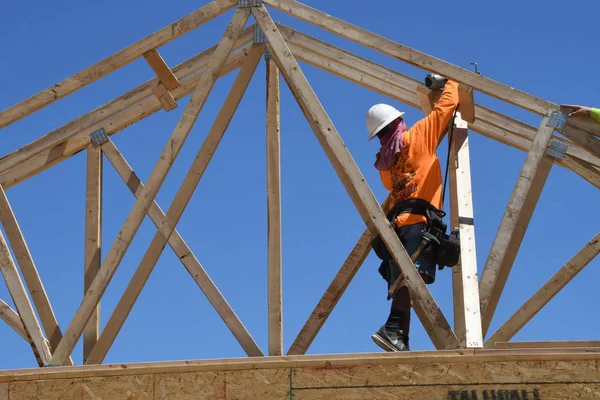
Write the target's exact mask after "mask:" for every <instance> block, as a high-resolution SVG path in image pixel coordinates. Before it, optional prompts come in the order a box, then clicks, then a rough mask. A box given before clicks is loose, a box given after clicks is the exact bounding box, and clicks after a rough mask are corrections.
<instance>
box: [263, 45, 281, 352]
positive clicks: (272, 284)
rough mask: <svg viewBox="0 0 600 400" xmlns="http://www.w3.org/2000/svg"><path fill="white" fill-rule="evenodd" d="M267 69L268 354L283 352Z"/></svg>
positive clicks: (277, 193)
mask: <svg viewBox="0 0 600 400" xmlns="http://www.w3.org/2000/svg"><path fill="white" fill-rule="evenodd" d="M266 68H267V208H268V227H269V232H268V246H269V255H268V257H269V258H268V263H269V267H268V270H269V272H268V292H269V293H268V304H269V306H268V315H269V317H268V318H269V355H270V356H280V355H282V351H283V329H282V328H283V312H282V304H281V301H282V296H281V268H282V265H281V176H280V175H281V172H280V156H281V154H280V151H281V150H280V130H281V122H280V109H279V108H280V106H279V104H280V92H279V69H278V68H277V64H276V63H275V61H274V60H273V58H271V57H270V56H269V57H267V59H266Z"/></svg>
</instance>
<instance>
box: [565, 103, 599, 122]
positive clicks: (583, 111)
mask: <svg viewBox="0 0 600 400" xmlns="http://www.w3.org/2000/svg"><path fill="white" fill-rule="evenodd" d="M561 107H564V108H567V109H569V110H571V113H570V114H569V117H571V118H592V119H594V120H596V121H598V122H600V108H591V107H584V106H572V105H568V104H563V105H562V106H561Z"/></svg>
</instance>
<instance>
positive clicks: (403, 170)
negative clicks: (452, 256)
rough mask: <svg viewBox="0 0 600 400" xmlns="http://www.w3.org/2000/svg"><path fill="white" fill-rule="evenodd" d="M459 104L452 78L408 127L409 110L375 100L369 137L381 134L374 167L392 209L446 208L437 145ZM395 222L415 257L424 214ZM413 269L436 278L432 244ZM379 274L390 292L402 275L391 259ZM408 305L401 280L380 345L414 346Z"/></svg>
mask: <svg viewBox="0 0 600 400" xmlns="http://www.w3.org/2000/svg"><path fill="white" fill-rule="evenodd" d="M457 106H458V83H457V82H454V81H451V80H448V81H447V82H446V84H445V88H444V90H443V93H442V95H441V97H440V99H439V101H438V102H437V104H436V105H435V107H434V109H433V111H432V112H431V113H430V114H429V115H427V116H426V117H425V118H423V119H421V120H420V121H418V122H417V123H416V124H414V126H412V127H411V128H410V129H408V128H407V126H406V123H405V122H404V119H403V115H404V114H405V113H404V112H400V111H398V110H397V109H395V108H394V107H392V106H390V105H387V104H376V105H374V106H373V107H371V108H370V109H369V111H368V113H367V130H368V133H369V140H372V139H374V138H375V137H377V138H378V139H379V143H380V145H381V147H380V150H379V152H378V153H377V156H376V162H375V168H376V169H377V170H379V173H380V177H381V181H382V182H383V185H384V186H385V188H386V189H388V190H389V191H390V192H391V193H390V196H391V201H390V203H389V204H390V208H392V207H393V206H394V205H396V204H399V202H405V201H406V200H407V199H421V200H425V201H426V202H427V203H428V204H431V205H432V206H434V207H436V208H438V209H441V208H442V207H443V204H441V203H442V172H441V167H440V163H439V160H438V157H437V155H436V148H437V146H438V142H439V141H440V139H441V137H442V134H443V132H444V131H445V130H446V127H447V125H448V123H449V122H450V120H451V119H452V117H453V114H454V112H455V110H456V108H457ZM411 211H412V210H411ZM386 212H388V210H386ZM394 222H395V226H394ZM392 226H394V227H395V229H396V233H397V235H398V237H399V238H400V241H401V243H402V244H403V246H404V248H405V249H406V251H407V252H408V254H409V255H411V254H412V253H413V252H414V251H415V250H416V249H417V247H418V246H419V244H420V243H421V240H422V231H423V230H424V229H425V228H426V226H427V219H426V217H425V216H424V215H423V214H419V213H412V212H405V213H401V214H398V215H397V217H395V219H394V221H392ZM415 267H416V269H417V270H418V271H419V273H420V276H421V277H422V278H423V280H424V281H425V283H426V284H432V283H433V282H434V281H435V274H436V261H435V255H434V253H433V249H432V247H428V248H427V249H426V250H425V251H424V252H422V253H421V255H420V256H419V257H418V258H417V260H416V262H415ZM379 273H380V274H381V276H382V277H383V279H384V280H386V281H387V285H388V290H389V289H390V288H391V286H392V285H393V284H394V282H395V281H396V279H398V278H400V279H404V278H402V277H401V276H400V275H401V272H400V270H399V269H398V267H397V266H396V265H395V262H394V261H393V260H392V259H387V260H385V259H384V260H383V261H382V263H381V265H380V267H379ZM410 309H411V302H410V294H409V291H408V288H407V286H406V283H402V284H401V286H400V288H399V289H398V291H397V292H396V293H395V295H394V296H393V299H392V305H391V310H390V314H389V317H388V319H387V321H386V323H385V324H384V325H383V326H382V327H381V328H380V329H379V330H378V331H377V332H376V333H375V334H373V335H372V339H373V341H374V342H375V343H376V344H377V345H378V346H379V347H381V348H382V349H384V350H386V351H407V350H410V348H409V330H410Z"/></svg>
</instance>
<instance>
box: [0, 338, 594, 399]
mask: <svg viewBox="0 0 600 400" xmlns="http://www.w3.org/2000/svg"><path fill="white" fill-rule="evenodd" d="M576 350H577V349H572V350H570V353H571V354H573V355H576V356H575V357H576V358H574V359H570V360H567V359H565V356H564V355H561V353H558V352H557V351H558V350H555V349H548V350H545V352H548V354H549V355H550V358H547V359H543V358H540V357H541V355H542V353H541V350H537V353H538V355H537V356H534V355H533V354H534V353H531V351H530V350H528V349H523V350H491V351H490V350H487V351H477V352H479V353H486V354H498V355H497V356H489V355H488V356H476V355H453V356H450V357H444V356H442V354H441V353H445V352H443V351H442V352H429V354H424V353H420V354H418V353H414V352H413V353H412V354H403V355H391V354H361V355H358V354H355V355H337V356H336V355H334V356H330V362H328V361H327V358H326V357H325V356H318V357H317V356H299V357H293V358H292V357H269V358H265V359H263V360H261V361H258V362H257V360H254V362H248V361H249V360H242V359H237V360H234V359H232V360H208V361H207V360H205V361H182V362H177V363H148V364H144V365H143V366H141V365H139V364H138V365H124V364H120V365H114V366H98V367H93V368H86V369H83V368H81V367H69V368H62V369H68V370H70V371H71V372H69V373H68V374H70V376H69V375H66V374H63V376H61V377H60V378H59V377H57V375H59V374H60V372H57V371H56V369H50V370H43V371H41V372H37V373H36V375H35V377H33V376H32V377H27V376H26V375H24V374H22V373H19V372H18V371H17V372H15V375H9V376H6V375H5V379H8V380H7V381H6V382H5V383H4V384H5V385H6V384H8V391H9V396H10V397H9V400H13V399H18V400H21V399H23V400H33V399H50V400H54V399H67V398H68V399H76V400H78V399H82V400H83V399H95V400H97V399H128V400H132V399H154V400H203V399H217V400H219V399H227V400H229V399H231V400H233V399H235V400H259V399H260V400H263V399H269V400H270V399H275V400H277V399H281V400H289V399H327V400H332V399H333V400H335V399H367V398H368V399H371V398H372V399H427V400H431V399H446V400H451V399H457V400H463V399H465V398H466V399H469V400H472V399H474V398H477V399H480V400H485V399H486V398H487V399H489V400H491V399H494V398H495V399H496V400H497V399H499V398H504V399H510V400H512V399H519V400H523V399H527V400H532V399H536V398H539V399H544V400H545V399H561V400H562V399H569V398H583V399H594V398H598V397H599V396H600V391H599V387H600V372H599V367H598V366H599V363H598V361H600V352H595V353H585V350H586V349H579V350H577V351H576ZM552 353H554V354H552ZM527 354H529V356H527ZM552 357H554V358H552ZM317 359H319V360H320V361H319V362H318V365H317V364H316V360H317ZM344 359H345V360H348V361H349V362H348V363H346V364H341V363H340V361H342V360H344ZM166 364H169V365H168V366H165V365H166ZM311 364H313V365H311ZM202 365H204V367H205V369H204V370H198V368H199V367H201V366H202ZM194 368H196V370H194ZM74 370H77V371H74ZM84 371H85V372H84ZM109 372H110V374H108V375H106V374H107V373H109ZM31 373H32V372H29V374H31ZM77 375H79V376H77ZM0 377H2V376H1V375H0ZM0 385H1V383H0ZM492 391H495V392H492ZM474 392H475V393H476V395H477V397H472V396H473V393H474ZM0 393H1V392H0ZM46 393H49V395H46ZM515 393H516V394H515ZM150 394H153V395H152V396H150ZM44 395H46V397H44ZM500 395H501V396H503V397H498V396H500ZM13 396H14V397H13ZM465 396H466V397H465ZM493 396H496V397H493ZM525 396H527V397H525ZM536 396H537V397H536Z"/></svg>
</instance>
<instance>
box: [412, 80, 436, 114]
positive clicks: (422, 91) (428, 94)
mask: <svg viewBox="0 0 600 400" xmlns="http://www.w3.org/2000/svg"><path fill="white" fill-rule="evenodd" d="M416 93H417V98H418V99H419V104H420V105H421V110H423V113H424V114H425V115H429V114H431V112H432V111H433V108H434V107H435V103H434V102H433V92H432V91H431V90H429V89H427V88H426V87H425V86H418V87H417V90H416Z"/></svg>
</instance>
